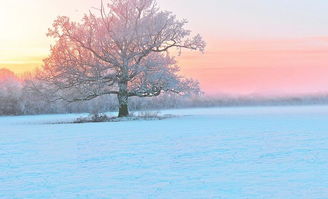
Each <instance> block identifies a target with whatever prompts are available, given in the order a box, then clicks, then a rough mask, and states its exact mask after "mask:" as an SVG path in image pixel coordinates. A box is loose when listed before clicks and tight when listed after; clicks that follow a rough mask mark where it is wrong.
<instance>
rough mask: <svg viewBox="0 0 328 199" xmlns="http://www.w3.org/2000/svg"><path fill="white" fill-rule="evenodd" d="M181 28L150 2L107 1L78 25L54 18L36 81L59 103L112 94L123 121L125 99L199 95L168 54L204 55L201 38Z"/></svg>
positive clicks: (135, 0) (192, 82) (144, 0)
mask: <svg viewBox="0 0 328 199" xmlns="http://www.w3.org/2000/svg"><path fill="white" fill-rule="evenodd" d="M186 24H187V21H186V20H178V19H177V18H176V16H175V15H173V14H172V13H171V12H168V11H161V10H160V9H159V7H158V6H157V4H156V1H155V0H111V1H110V2H109V3H107V4H104V3H101V8H99V9H98V10H97V12H96V14H95V13H94V12H90V13H88V14H86V15H85V16H84V18H83V20H82V21H81V22H73V21H71V20H70V19H69V18H68V17H58V18H57V20H55V21H54V23H53V27H52V28H51V29H49V32H48V36H50V37H53V38H54V39H55V41H56V43H55V45H54V46H52V48H51V55H50V56H49V57H48V58H47V59H45V61H44V63H45V64H44V67H43V68H42V70H41V71H39V73H38V78H39V79H40V80H43V81H44V82H46V84H47V86H46V87H47V89H50V90H51V92H52V94H54V95H56V96H57V97H58V99H64V100H68V101H82V100H90V99H93V98H96V97H98V96H101V95H107V94H114V95H117V97H118V101H119V117H125V116H128V114H129V112H128V98H129V97H133V96H138V97H153V96H158V95H160V94H161V93H162V92H175V93H182V94H183V93H187V92H192V91H195V92H198V91H199V86H198V82H197V81H194V80H192V79H186V78H183V77H181V76H179V75H178V72H179V67H178V66H177V65H176V61H175V59H174V57H173V56H171V55H170V54H169V51H170V49H177V50H178V51H176V52H181V49H184V48H185V49H191V50H197V51H203V50H204V48H205V42H204V41H203V39H202V38H201V36H200V35H196V36H191V31H190V30H187V29H186V28H185V25H186Z"/></svg>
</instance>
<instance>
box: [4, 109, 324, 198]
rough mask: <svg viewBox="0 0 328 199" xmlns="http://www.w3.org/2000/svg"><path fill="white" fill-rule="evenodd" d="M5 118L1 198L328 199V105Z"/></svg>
mask: <svg viewBox="0 0 328 199" xmlns="http://www.w3.org/2000/svg"><path fill="white" fill-rule="evenodd" d="M163 113H171V114H177V115H186V116H183V117H178V118H171V119H167V120H158V121H130V122H117V123H96V124H90V123H89V124H46V123H49V122H54V121H68V120H72V119H73V118H75V117H77V115H50V116H44V115H43V116H23V117H0V198H1V199H29V198H33V199H68V198H69V199H71V198H73V199H75V198H79V199H80V198H81V199H85V198H90V199H107V198H113V199H125V198H128V199H180V198H181V199H212V198H213V199H221V198H222V199H327V198H328V106H305V107H257V108H211V109H186V110H170V111H165V112H163Z"/></svg>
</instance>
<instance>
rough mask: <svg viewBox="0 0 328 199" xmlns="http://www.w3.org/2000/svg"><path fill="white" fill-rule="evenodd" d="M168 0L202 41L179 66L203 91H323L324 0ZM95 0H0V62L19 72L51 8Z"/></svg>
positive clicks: (32, 57)
mask: <svg viewBox="0 0 328 199" xmlns="http://www.w3.org/2000/svg"><path fill="white" fill-rule="evenodd" d="M172 2H173V0H161V1H159V4H160V5H161V6H162V7H163V8H164V9H167V10H171V11H174V12H175V13H178V16H179V17H181V18H186V19H188V20H189V22H190V27H191V28H192V29H193V31H194V32H199V33H201V34H202V35H203V37H204V39H205V40H206V42H207V43H208V47H207V49H206V52H205V54H204V55H201V54H199V53H191V52H186V53H184V54H183V56H181V57H179V58H178V60H179V64H180V66H181V68H182V73H183V74H186V75H189V76H191V77H193V78H195V79H198V80H199V81H200V83H201V86H202V88H203V90H204V91H205V92H206V93H207V94H211V95H215V94H229V95H245V94H246V95H248V94H260V95H262V94H263V95H271V94H274V95H284V94H307V93H323V92H325V93H327V92H328V80H327V78H326V75H325V74H327V73H328V67H327V63H328V26H325V24H324V23H325V22H328V16H327V15H326V14H325V13H326V11H325V10H326V8H328V3H327V2H326V1H323V0H315V1H311V4H309V1H305V0H301V1H288V2H287V1H279V2H277V1H265V3H264V2H263V1H260V0H256V1H252V2H251V3H249V2H248V3H245V2H244V1H242V0H237V1H234V2H231V1H226V0H220V1H218V0H205V1H196V0H192V1H190V0H181V1H177V2H176V1H174V2H176V3H175V4H172ZM186 3H188V4H189V6H187V7H186V6H185V4H186ZM98 4H99V1H95V0H83V1H78V0H72V1H64V0H59V1H51V0H27V1H21V0H13V1H2V2H1V6H0V30H1V32H0V43H1V46H0V68H2V67H3V68H8V69H10V70H12V71H14V72H15V73H19V74H22V73H24V72H29V71H32V70H33V69H35V68H37V67H40V66H42V60H43V59H44V58H45V57H47V56H48V54H49V49H50V44H51V40H50V39H49V38H47V37H46V32H47V29H48V28H49V27H51V24H52V22H53V20H54V19H55V18H56V16H58V15H67V16H70V17H72V18H73V19H80V18H81V16H83V13H85V12H87V11H88V10H89V9H92V7H94V6H96V7H97V5H98ZM77 5H78V6H77ZM255 5H256V6H255ZM291 5H292V6H293V8H288V6H290V7H291ZM301 9H303V10H304V12H300V11H299V10H301ZM307 9H308V10H311V12H306V10H307ZM278 11H279V12H278ZM18 13H19V14H18ZM232 13H233V14H232ZM255 13H256V15H255ZM255 16H256V17H257V20H255ZM301 19H302V20H301Z"/></svg>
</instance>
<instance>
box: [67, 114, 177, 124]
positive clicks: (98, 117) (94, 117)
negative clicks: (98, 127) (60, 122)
mask: <svg viewBox="0 0 328 199" xmlns="http://www.w3.org/2000/svg"><path fill="white" fill-rule="evenodd" d="M173 117H176V116H174V115H171V114H164V115H161V114H160V113H159V112H149V111H144V112H138V113H132V114H130V115H129V117H125V118H120V117H113V116H108V115H106V114H104V113H101V114H91V115H89V116H87V117H79V118H77V119H76V120H74V121H73V123H77V124H78V123H97V122H122V121H134V120H163V119H168V118H173Z"/></svg>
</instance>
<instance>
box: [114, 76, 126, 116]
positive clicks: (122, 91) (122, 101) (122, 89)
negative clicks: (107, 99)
mask: <svg viewBox="0 0 328 199" xmlns="http://www.w3.org/2000/svg"><path fill="white" fill-rule="evenodd" d="M127 87H128V86H127V82H123V83H119V94H118V95H117V98H118V104H119V111H118V117H127V116H129V108H128V99H129V96H128V88H127Z"/></svg>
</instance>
